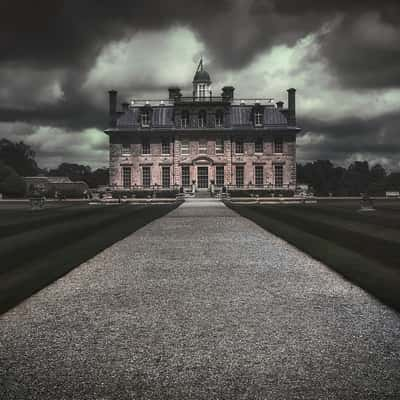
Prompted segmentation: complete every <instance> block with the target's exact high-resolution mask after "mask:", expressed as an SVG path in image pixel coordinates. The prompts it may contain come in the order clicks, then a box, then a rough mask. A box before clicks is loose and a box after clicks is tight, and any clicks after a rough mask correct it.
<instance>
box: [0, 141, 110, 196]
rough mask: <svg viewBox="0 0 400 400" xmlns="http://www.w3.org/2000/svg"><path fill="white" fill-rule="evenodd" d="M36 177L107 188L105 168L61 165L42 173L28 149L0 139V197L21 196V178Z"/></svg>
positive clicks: (20, 143) (22, 190)
mask: <svg viewBox="0 0 400 400" xmlns="http://www.w3.org/2000/svg"><path fill="white" fill-rule="evenodd" d="M39 175H43V176H66V177H68V178H70V179H71V180H72V181H84V182H86V183H87V184H88V186H89V187H90V188H96V187H98V186H105V185H108V168H98V169H95V170H92V169H91V167H90V166H88V165H80V164H73V163H62V164H60V165H59V166H58V167H57V168H54V169H42V168H40V167H39V166H38V164H37V162H36V160H35V152H34V151H33V150H32V149H31V148H30V146H29V145H27V144H25V143H24V142H22V141H21V142H16V143H14V142H11V141H10V140H7V139H0V193H2V194H4V195H7V196H23V195H24V194H25V190H26V187H25V182H24V180H23V177H24V176H39Z"/></svg>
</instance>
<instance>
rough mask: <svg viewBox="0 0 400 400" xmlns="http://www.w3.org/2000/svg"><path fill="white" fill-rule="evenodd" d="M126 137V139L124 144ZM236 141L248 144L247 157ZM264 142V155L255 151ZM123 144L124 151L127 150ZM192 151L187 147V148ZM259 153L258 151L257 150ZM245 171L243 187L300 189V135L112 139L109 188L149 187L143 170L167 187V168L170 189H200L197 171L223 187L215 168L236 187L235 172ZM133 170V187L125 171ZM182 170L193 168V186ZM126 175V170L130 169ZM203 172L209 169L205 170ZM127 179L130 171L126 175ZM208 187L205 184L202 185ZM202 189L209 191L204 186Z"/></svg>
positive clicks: (215, 134) (219, 134)
mask: <svg viewBox="0 0 400 400" xmlns="http://www.w3.org/2000/svg"><path fill="white" fill-rule="evenodd" d="M122 137H123V138H124V139H122ZM277 137H279V138H280V139H281V140H282V147H283V148H282V150H283V151H282V152H280V153H276V152H275V151H274V139H275V138H277ZM163 140H164V142H167V141H169V154H166V153H164V154H163V153H162V145H161V143H162V141H163ZM217 140H218V141H221V140H223V152H222V151H221V148H219V152H218V153H217V151H218V150H217V149H216V142H217ZM236 140H242V141H243V152H242V153H236ZM257 140H258V141H259V142H260V141H261V140H262V150H263V151H262V152H260V151H258V152H256V151H255V150H256V149H255V143H256V141H257ZM182 141H183V142H184V143H185V142H186V143H187V144H188V145H189V146H188V148H189V151H185V150H184V151H183V152H184V154H182ZM205 141H206V143H207V147H206V151H204V147H203V148H202V149H200V147H199V144H200V143H204V142H205ZM122 142H123V143H124V146H123V145H122ZM143 142H146V143H149V145H150V153H149V154H143ZM186 148H187V147H186ZM258 150H259V149H258ZM275 165H281V166H282V173H283V179H282V184H281V183H280V182H278V184H277V182H276V180H275V168H274V166H275ZM237 166H239V167H243V182H242V183H241V182H240V183H239V186H240V187H244V188H253V187H254V188H261V187H262V188H271V189H274V188H288V189H294V188H295V186H296V134H295V133H290V132H288V133H286V134H282V133H279V136H278V135H274V134H273V133H262V134H254V133H247V134H232V133H231V134H229V135H227V134H224V133H223V132H213V133H198V134H196V133H190V134H188V133H186V132H182V133H179V132H177V133H174V134H173V135H172V134H169V135H168V134H165V133H163V135H157V134H152V133H150V134H149V133H147V134H139V135H137V134H126V133H124V134H123V135H122V134H120V135H114V136H112V137H111V138H110V172H111V173H110V185H111V186H112V187H115V188H128V187H137V188H142V187H143V186H145V184H146V183H145V182H144V181H143V167H149V168H150V177H151V178H150V186H151V187H152V186H155V185H157V186H166V182H165V180H164V182H163V176H162V168H163V167H169V168H170V178H169V186H177V187H180V186H191V184H192V182H193V181H195V183H196V186H197V187H198V181H199V179H198V178H199V177H198V167H207V175H208V185H207V187H209V185H210V184H211V182H212V181H214V183H215V184H217V186H221V179H220V180H219V181H218V182H217V177H216V167H223V168H224V170H223V171H224V179H223V184H224V185H225V186H230V187H233V186H237V182H236V174H237V172H236V167H237ZM256 166H258V167H262V183H260V178H258V179H259V180H258V182H257V184H256V177H255V167H256ZM124 167H125V168H130V173H131V177H130V184H128V183H129V182H128V180H127V179H126V177H125V182H124V174H123V168H124ZM182 167H189V185H188V181H187V180H186V182H185V181H183V180H182ZM125 171H126V169H125ZM203 171H204V170H203ZM125 174H126V172H125ZM202 186H204V185H202ZM199 189H204V187H200V188H199Z"/></svg>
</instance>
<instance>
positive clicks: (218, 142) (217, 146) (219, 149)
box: [215, 137, 224, 154]
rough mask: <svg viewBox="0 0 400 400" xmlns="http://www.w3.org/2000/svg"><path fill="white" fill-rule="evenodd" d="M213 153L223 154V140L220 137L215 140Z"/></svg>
mask: <svg viewBox="0 0 400 400" xmlns="http://www.w3.org/2000/svg"><path fill="white" fill-rule="evenodd" d="M215 153H216V154H224V139H223V138H222V137H218V138H216V140H215Z"/></svg>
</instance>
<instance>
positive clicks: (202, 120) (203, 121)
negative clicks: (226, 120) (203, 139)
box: [197, 111, 206, 128]
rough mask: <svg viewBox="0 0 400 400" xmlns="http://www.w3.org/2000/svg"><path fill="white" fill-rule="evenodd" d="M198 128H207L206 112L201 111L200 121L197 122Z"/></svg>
mask: <svg viewBox="0 0 400 400" xmlns="http://www.w3.org/2000/svg"><path fill="white" fill-rule="evenodd" d="M197 126H198V127H199V128H205V126H206V112H205V111H200V112H199V116H198V120H197Z"/></svg>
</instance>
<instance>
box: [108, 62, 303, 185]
mask: <svg viewBox="0 0 400 400" xmlns="http://www.w3.org/2000/svg"><path fill="white" fill-rule="evenodd" d="M295 93H296V90H295V89H289V90H288V107H287V108H285V107H284V103H283V102H282V101H278V102H277V103H276V104H275V103H274V102H273V100H272V99H266V100H265V99H264V100H262V99H260V100H254V99H253V100H249V99H244V100H236V99H235V98H234V88H233V87H232V86H225V87H223V88H222V93H221V95H220V96H214V94H213V93H212V91H211V79H210V75H209V74H208V72H207V71H206V70H205V69H204V67H203V62H202V60H201V61H200V63H199V65H198V67H197V70H196V73H195V75H194V79H193V93H192V94H191V95H190V96H189V97H185V96H182V93H181V89H180V88H178V87H171V88H169V97H168V99H165V100H156V101H155V100H151V101H145V100H132V101H130V102H129V103H122V109H121V110H120V111H118V110H117V92H116V91H115V90H111V91H110V92H109V107H110V127H109V128H108V129H106V130H105V133H106V134H107V135H108V136H109V138H110V185H111V186H112V187H113V188H115V189H141V188H153V187H158V188H171V187H176V188H178V187H181V186H183V187H191V186H192V184H195V185H196V188H197V189H199V190H201V189H207V188H209V187H210V185H211V184H214V185H215V186H216V187H222V186H227V187H228V188H246V189H260V188H262V189H271V190H275V189H279V190H282V189H287V190H290V189H291V190H293V189H294V188H295V186H296V135H297V133H299V131H300V128H299V127H297V125H296V110H295Z"/></svg>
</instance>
